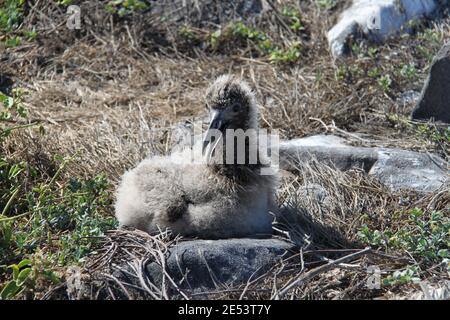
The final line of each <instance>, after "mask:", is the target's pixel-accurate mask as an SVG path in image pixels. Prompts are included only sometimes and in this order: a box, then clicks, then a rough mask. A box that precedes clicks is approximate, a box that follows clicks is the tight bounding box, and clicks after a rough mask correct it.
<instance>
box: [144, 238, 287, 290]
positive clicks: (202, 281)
mask: <svg viewBox="0 0 450 320" xmlns="http://www.w3.org/2000/svg"><path fill="white" fill-rule="evenodd" d="M293 249H294V247H293V245H291V244H289V243H287V242H284V241H281V240H277V239H227V240H193V241H186V242H180V243H179V244H177V245H176V246H174V247H173V248H172V249H170V254H169V257H168V258H167V260H166V271H167V272H168V274H169V275H170V276H171V277H172V278H173V279H174V280H175V281H176V282H177V284H178V286H179V288H182V289H185V290H194V291H198V290H204V289H215V288H219V287H220V286H221V285H225V286H229V285H237V284H242V283H246V282H247V281H248V280H249V279H255V277H258V276H259V275H262V274H263V273H264V272H267V271H268V270H269V269H270V268H271V267H272V266H274V265H275V264H276V263H277V262H279V261H280V259H282V258H285V257H288V256H289V255H291V254H292V252H293ZM147 274H148V277H149V279H151V281H152V282H153V283H156V284H158V283H161V279H162V272H161V267H160V266H159V265H158V264H156V263H154V262H153V263H150V264H148V265H147Z"/></svg>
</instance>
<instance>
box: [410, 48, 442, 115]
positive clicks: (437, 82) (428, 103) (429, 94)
mask: <svg viewBox="0 0 450 320" xmlns="http://www.w3.org/2000/svg"><path fill="white" fill-rule="evenodd" d="M412 118H413V119H416V120H429V119H432V118H433V119H434V120H436V121H443V122H446V123H450V42H447V43H446V44H445V45H444V46H443V47H442V49H441V50H440V51H439V53H438V54H437V55H436V57H435V58H434V61H433V63H432V65H431V68H430V73H429V75H428V78H427V80H426V82H425V86H424V87H423V90H422V94H421V96H420V99H419V103H418V104H417V106H416V108H415V109H414V110H413V112H412Z"/></svg>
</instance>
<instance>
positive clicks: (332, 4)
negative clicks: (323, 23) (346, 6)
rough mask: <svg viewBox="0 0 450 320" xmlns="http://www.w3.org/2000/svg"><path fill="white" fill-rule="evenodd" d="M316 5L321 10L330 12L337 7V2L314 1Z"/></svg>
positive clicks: (334, 0)
mask: <svg viewBox="0 0 450 320" xmlns="http://www.w3.org/2000/svg"><path fill="white" fill-rule="evenodd" d="M316 3H317V5H318V6H319V8H320V9H322V10H332V9H334V8H335V7H336V5H337V0H316Z"/></svg>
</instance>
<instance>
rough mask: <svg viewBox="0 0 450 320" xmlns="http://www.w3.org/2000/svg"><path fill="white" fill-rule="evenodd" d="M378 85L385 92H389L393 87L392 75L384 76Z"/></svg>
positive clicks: (379, 79)
mask: <svg viewBox="0 0 450 320" xmlns="http://www.w3.org/2000/svg"><path fill="white" fill-rule="evenodd" d="M377 82H378V85H379V86H380V87H381V88H382V89H383V91H385V92H388V91H389V90H390V88H391V85H392V79H391V76H390V75H388V74H387V75H384V76H381V77H380V78H378V80H377Z"/></svg>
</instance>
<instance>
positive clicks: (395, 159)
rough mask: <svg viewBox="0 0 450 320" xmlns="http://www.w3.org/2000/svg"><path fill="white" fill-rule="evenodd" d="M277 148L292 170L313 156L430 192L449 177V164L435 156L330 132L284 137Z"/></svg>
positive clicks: (395, 186)
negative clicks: (359, 143) (356, 142)
mask: <svg viewBox="0 0 450 320" xmlns="http://www.w3.org/2000/svg"><path fill="white" fill-rule="evenodd" d="M314 142H316V143H314ZM327 142H328V143H327ZM279 152H280V168H281V169H283V170H288V171H295V170H296V168H297V167H298V166H299V164H301V163H304V162H308V161H311V160H312V159H316V160H317V161H319V162H321V163H325V164H327V165H332V166H335V167H336V168H337V169H340V170H343V171H345V170H349V169H351V168H360V169H363V170H364V171H365V172H367V173H368V174H369V175H372V176H375V177H376V178H377V179H379V180H380V182H382V183H383V184H385V185H386V186H388V187H389V188H390V189H391V190H400V189H407V190H414V191H419V192H433V191H435V190H437V189H439V188H440V187H441V186H442V185H444V184H446V183H449V181H450V179H449V171H448V168H447V165H448V164H447V163H446V161H445V160H443V159H441V158H440V157H438V156H435V155H432V154H428V153H420V152H414V151H409V150H401V149H395V148H392V149H391V148H366V147H352V146H348V145H345V140H344V139H342V138H339V137H335V136H331V135H319V136H312V137H307V138H300V139H294V140H289V141H284V142H282V143H280V151H279Z"/></svg>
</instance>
